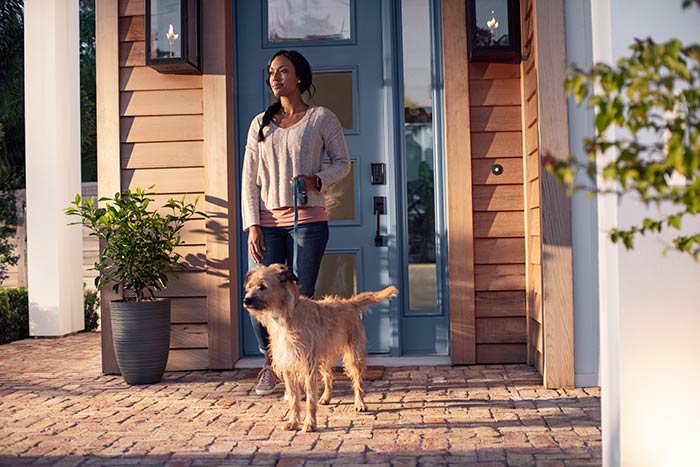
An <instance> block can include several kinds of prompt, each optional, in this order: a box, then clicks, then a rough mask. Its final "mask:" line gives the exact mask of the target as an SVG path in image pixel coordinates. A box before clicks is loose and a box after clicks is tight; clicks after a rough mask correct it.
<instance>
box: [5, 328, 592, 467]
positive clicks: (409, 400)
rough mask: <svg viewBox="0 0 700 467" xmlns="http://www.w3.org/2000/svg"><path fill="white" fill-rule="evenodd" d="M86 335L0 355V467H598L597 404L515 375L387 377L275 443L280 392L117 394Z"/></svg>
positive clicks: (179, 378)
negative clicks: (361, 408)
mask: <svg viewBox="0 0 700 467" xmlns="http://www.w3.org/2000/svg"><path fill="white" fill-rule="evenodd" d="M99 342H100V337H99V334H96V333H87V334H78V335H73V336H69V337H66V338H60V339H36V340H33V339H28V340H24V341H21V342H15V343H12V344H7V345H3V346H0V465H3V466H5V465H9V466H15V465H24V464H32V465H60V466H78V465H80V466H95V465H158V466H161V465H165V466H173V467H174V466H178V467H179V466H209V465H261V466H262V465H279V466H296V465H308V466H310V465H344V466H348V465H352V464H367V463H371V464H378V465H385V466H389V465H392V466H415V465H480V466H484V467H485V466H503V465H513V466H541V467H545V466H547V467H555V466H590V465H600V463H601V460H600V456H601V451H600V445H601V432H600V391H599V390H598V389H597V388H594V389H575V390H558V391H552V390H545V389H544V388H543V387H542V386H541V380H540V378H539V376H538V375H537V373H536V372H535V371H534V369H532V368H530V367H528V366H526V365H486V366H465V367H410V368H408V367H403V368H387V369H386V371H385V372H384V375H383V377H382V378H381V379H377V380H375V381H369V382H367V384H366V389H367V404H368V406H369V409H370V411H369V412H368V413H363V414H356V413H355V412H354V411H353V410H352V397H351V390H350V386H349V383H348V382H347V381H339V382H338V383H337V390H336V391H335V393H334V399H333V401H332V404H331V405H330V406H328V407H321V408H320V410H319V418H318V423H319V428H320V430H319V432H316V433H297V432H289V431H285V430H284V429H283V428H282V426H281V423H280V420H281V419H282V418H283V416H284V415H285V411H286V410H285V408H286V403H285V402H284V401H283V400H282V392H281V390H280V391H278V392H277V393H275V394H273V395H272V396H268V397H258V396H256V395H255V392H254V391H253V384H254V376H255V372H254V371H251V370H237V371H225V372H213V371H211V372H201V371H197V372H182V373H167V374H166V377H165V378H164V380H163V382H162V383H161V384H156V385H149V386H140V387H135V386H127V385H126V384H125V383H124V382H123V380H122V378H121V377H115V376H103V375H102V374H101V373H100V343H99Z"/></svg>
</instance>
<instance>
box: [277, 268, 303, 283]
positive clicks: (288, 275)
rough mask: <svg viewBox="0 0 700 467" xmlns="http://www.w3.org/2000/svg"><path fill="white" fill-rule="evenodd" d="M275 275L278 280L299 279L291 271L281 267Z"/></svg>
mask: <svg viewBox="0 0 700 467" xmlns="http://www.w3.org/2000/svg"><path fill="white" fill-rule="evenodd" d="M277 277H278V278H279V280H280V282H287V281H292V282H296V281H298V280H299V278H297V276H296V274H294V273H293V272H292V271H290V270H289V269H287V268H283V269H282V270H281V271H280V272H279V273H277Z"/></svg>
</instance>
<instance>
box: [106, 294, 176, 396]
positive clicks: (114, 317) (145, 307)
mask: <svg viewBox="0 0 700 467" xmlns="http://www.w3.org/2000/svg"><path fill="white" fill-rule="evenodd" d="M109 309H110V315H111V321H112V337H113V340H114V353H115V354H116V357H117V364H118V365H119V371H121V374H122V376H123V377H124V380H125V381H126V382H127V384H153V383H157V382H159V381H160V380H161V378H162V377H163V373H164V372H165V365H166V364H167V363H168V352H169V350H170V300H169V299H167V298H159V299H157V300H156V301H154V302H122V301H112V302H110V308H109Z"/></svg>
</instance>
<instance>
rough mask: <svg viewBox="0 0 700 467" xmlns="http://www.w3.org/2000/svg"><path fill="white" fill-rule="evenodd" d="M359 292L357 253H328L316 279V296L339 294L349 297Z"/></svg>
mask: <svg viewBox="0 0 700 467" xmlns="http://www.w3.org/2000/svg"><path fill="white" fill-rule="evenodd" d="M356 293H357V253H326V254H325V255H323V260H321V270H320V271H319V273H318V280H317V281H316V297H317V298H321V297H324V296H326V295H337V296H339V297H344V298H349V297H351V296H352V295H354V294H356Z"/></svg>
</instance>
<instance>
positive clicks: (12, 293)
mask: <svg viewBox="0 0 700 467" xmlns="http://www.w3.org/2000/svg"><path fill="white" fill-rule="evenodd" d="M99 307H100V295H99V293H98V292H97V291H95V290H88V289H85V290H84V291H83V310H84V312H85V330H86V331H95V330H96V329H97V323H98V322H99V320H100V316H99V314H98V313H97V309H98V308H99ZM28 337H29V296H28V292H27V288H26V287H20V288H18V289H0V344H7V343H9V342H13V341H18V340H21V339H26V338H28Z"/></svg>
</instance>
